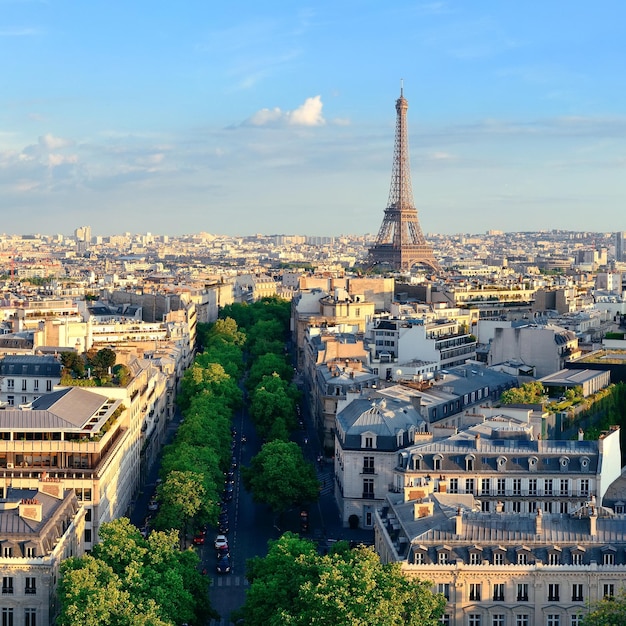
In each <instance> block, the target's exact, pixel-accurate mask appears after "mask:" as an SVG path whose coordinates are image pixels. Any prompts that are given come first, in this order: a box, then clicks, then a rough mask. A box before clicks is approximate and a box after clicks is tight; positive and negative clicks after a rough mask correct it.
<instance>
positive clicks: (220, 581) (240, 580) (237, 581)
mask: <svg viewBox="0 0 626 626" xmlns="http://www.w3.org/2000/svg"><path fill="white" fill-rule="evenodd" d="M249 586H250V583H249V582H248V580H247V578H246V577H245V576H232V575H231V576H214V577H212V578H211V587H249Z"/></svg>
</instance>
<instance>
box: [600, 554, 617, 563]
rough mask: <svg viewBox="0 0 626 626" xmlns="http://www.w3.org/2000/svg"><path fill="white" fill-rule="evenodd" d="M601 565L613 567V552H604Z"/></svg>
mask: <svg viewBox="0 0 626 626" xmlns="http://www.w3.org/2000/svg"><path fill="white" fill-rule="evenodd" d="M602 564H603V565H615V554H614V553H613V552H605V553H604V554H603V555H602Z"/></svg>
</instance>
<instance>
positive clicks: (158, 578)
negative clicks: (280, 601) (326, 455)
mask: <svg viewBox="0 0 626 626" xmlns="http://www.w3.org/2000/svg"><path fill="white" fill-rule="evenodd" d="M203 340H204V341H205V344H204V345H205V351H204V352H203V353H202V354H200V355H198V357H197V358H196V359H195V362H194V364H193V365H192V367H191V368H189V369H188V370H187V371H186V372H185V374H184V376H183V380H182V382H181V393H180V394H179V396H178V398H177V401H178V404H179V407H180V408H181V411H182V413H183V416H184V421H183V423H181V425H180V427H179V429H178V431H177V435H176V438H175V440H174V442H173V443H172V444H170V445H168V446H166V447H165V449H164V451H163V458H162V463H161V478H162V483H161V484H160V486H159V488H158V490H157V497H158V500H159V503H160V508H159V512H158V514H157V515H156V517H155V518H154V520H152V528H153V529H154V531H153V532H151V533H150V534H149V535H148V536H147V537H146V538H144V537H143V536H142V534H141V533H140V532H139V530H138V529H137V528H135V527H134V526H133V525H132V524H130V522H129V521H128V520H127V519H126V518H122V519H120V520H116V521H114V522H112V523H111V524H105V525H103V526H102V527H101V528H100V533H99V539H100V543H98V544H97V545H96V546H94V550H93V552H92V554H90V555H86V556H84V557H82V558H80V559H78V558H73V559H68V560H66V561H65V562H64V563H63V565H62V574H61V579H60V583H59V601H60V619H59V624H60V626H79V625H82V626H84V625H85V624H87V625H89V624H93V625H94V626H96V625H98V626H109V625H115V626H127V625H128V626H131V625H132V626H143V625H145V626H148V625H150V626H152V625H155V626H175V625H176V626H177V625H178V624H181V623H184V622H187V623H193V624H203V623H206V621H207V620H208V619H209V618H210V617H217V615H216V614H215V613H214V612H213V611H212V609H211V607H210V604H209V600H208V583H209V581H208V579H207V577H206V576H204V575H203V574H202V573H201V571H200V559H199V557H198V555H197V554H196V552H195V551H194V550H193V549H192V548H186V537H187V535H188V533H189V531H190V530H192V531H195V530H196V529H198V528H199V527H200V526H202V525H204V524H206V523H209V522H211V523H215V522H216V521H217V515H218V501H219V498H220V494H221V489H222V486H223V483H224V477H223V472H224V470H225V469H226V468H227V467H228V465H229V464H230V454H231V453H230V428H231V425H232V415H233V412H234V410H235V409H236V408H238V407H239V406H241V402H242V396H243V394H242V392H241V389H240V388H239V387H238V385H237V380H238V379H239V377H240V376H241V374H242V372H243V352H242V347H241V346H242V345H243V342H244V340H245V337H244V336H243V334H242V333H239V332H238V331H237V328H236V324H235V323H234V322H233V321H232V320H230V321H229V320H218V322H216V323H215V324H214V325H212V326H211V327H207V328H206V329H205V333H204V337H203ZM72 363H76V361H75V360H71V359H69V360H68V361H67V365H66V367H71V364H72ZM181 544H182V548H181Z"/></svg>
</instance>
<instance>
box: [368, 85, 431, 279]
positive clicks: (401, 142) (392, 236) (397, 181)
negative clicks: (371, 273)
mask: <svg viewBox="0 0 626 626" xmlns="http://www.w3.org/2000/svg"><path fill="white" fill-rule="evenodd" d="M403 91H404V90H403V88H400V97H399V98H398V99H397V100H396V112H397V118H396V139H395V146H394V154H393V170H392V172H391V187H390V189H389V201H388V202H387V208H386V209H385V217H384V218H383V223H382V225H381V227H380V230H379V231H378V236H377V237H376V242H375V244H374V246H373V247H371V248H370V249H369V259H368V262H369V265H370V266H371V265H379V264H380V265H388V266H389V267H391V268H393V269H398V270H409V269H411V267H413V266H414V265H419V264H421V265H424V266H426V267H429V268H430V269H431V270H433V271H434V272H440V271H441V268H440V267H439V263H437V260H436V259H435V257H434V255H433V250H432V248H431V246H430V245H429V244H428V243H427V242H426V239H425V238H424V235H423V233H422V229H421V228H420V225H419V221H418V220H417V209H416V208H415V205H414V203H413V190H412V188H411V166H410V163H409V135H408V129H407V122H406V112H407V109H408V108H409V103H408V101H407V100H406V98H405V97H404V95H403Z"/></svg>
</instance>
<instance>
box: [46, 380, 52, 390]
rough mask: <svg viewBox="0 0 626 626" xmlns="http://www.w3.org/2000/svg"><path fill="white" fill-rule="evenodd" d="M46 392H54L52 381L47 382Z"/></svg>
mask: <svg viewBox="0 0 626 626" xmlns="http://www.w3.org/2000/svg"><path fill="white" fill-rule="evenodd" d="M46 391H52V381H51V380H47V381H46Z"/></svg>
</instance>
